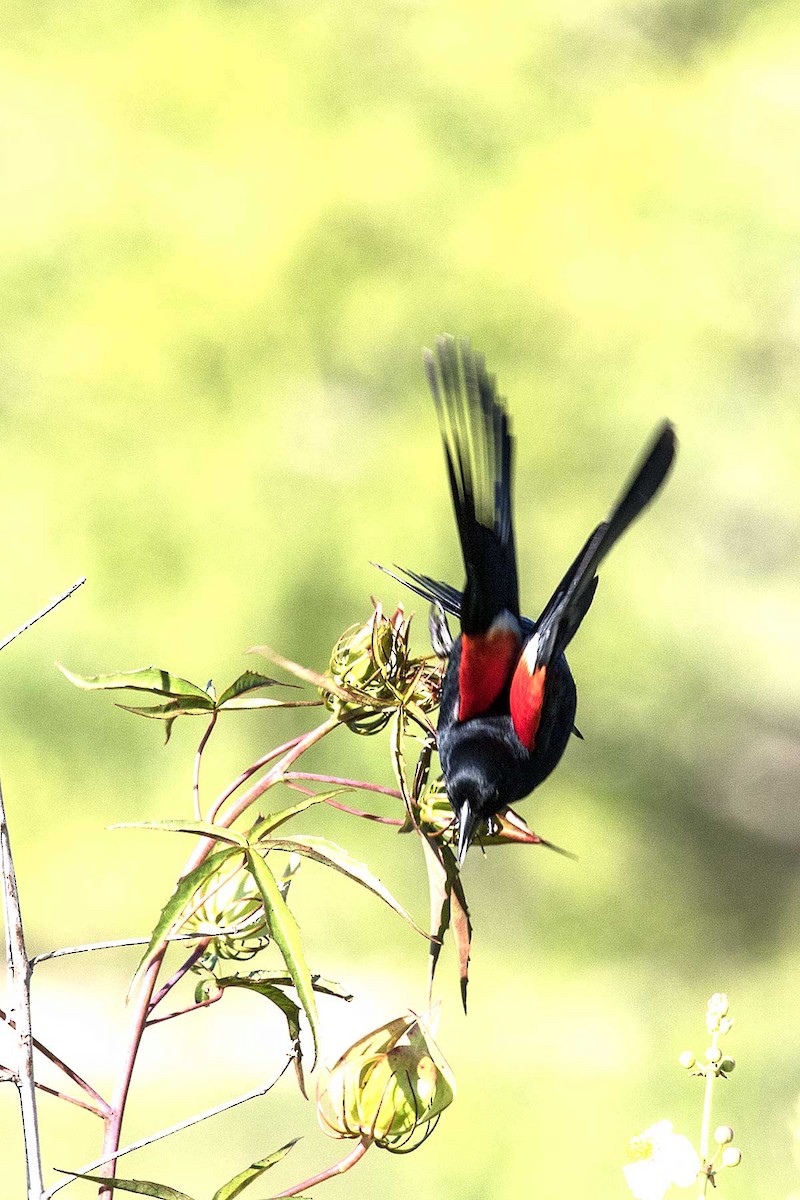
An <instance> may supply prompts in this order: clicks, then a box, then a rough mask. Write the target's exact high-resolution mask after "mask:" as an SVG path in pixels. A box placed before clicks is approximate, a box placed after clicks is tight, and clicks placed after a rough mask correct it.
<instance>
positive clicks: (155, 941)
mask: <svg viewBox="0 0 800 1200" xmlns="http://www.w3.org/2000/svg"><path fill="white" fill-rule="evenodd" d="M237 853H239V851H238V850H236V849H234V848H230V849H226V850H218V851H217V852H216V854H210V855H209V856H208V858H207V859H206V860H205V862H202V863H200V865H199V866H197V867H195V869H194V870H193V871H190V872H189V874H188V875H184V877H183V879H179V880H178V882H177V884H176V886H175V891H174V892H173V893H172V895H171V896H170V898H169V900H168V901H167V903H166V904H165V905H164V907H163V909H162V910H161V915H160V917H159V918H158V921H157V922H156V926H155V929H154V930H153V934H152V936H151V938H150V942H149V943H148V946H147V949H146V950H145V952H144V954H143V955H142V960H141V962H140V963H139V965H138V967H137V968H136V970H135V972H134V975H133V979H132V980H131V984H130V987H129V988H128V995H129V996H131V995H132V994H133V992H134V991H135V989H136V986H137V984H138V983H139V980H140V979H141V978H142V975H143V974H144V973H145V971H146V970H147V968H148V967H149V966H150V964H151V962H152V961H153V959H154V958H155V956H156V954H158V952H159V951H160V950H161V947H162V946H163V945H164V940H165V938H166V937H167V936H168V935H169V933H170V932H171V931H172V927H173V926H174V925H175V923H176V922H177V921H178V919H179V918H180V916H181V914H182V913H183V911H184V909H185V908H186V906H187V904H188V903H189V901H190V900H191V898H192V896H193V895H194V894H195V892H196V891H197V889H198V888H199V887H200V886H201V885H202V884H203V883H205V881H206V879H208V877H209V876H210V875H213V874H214V872H215V871H216V870H218V868H219V867H221V866H222V864H223V863H224V862H225V860H226V858H230V856H231V855H232V854H237Z"/></svg>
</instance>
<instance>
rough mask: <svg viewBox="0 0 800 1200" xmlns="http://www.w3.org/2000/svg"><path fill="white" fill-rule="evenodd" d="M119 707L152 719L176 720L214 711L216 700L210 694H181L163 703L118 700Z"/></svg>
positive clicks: (138, 715)
mask: <svg viewBox="0 0 800 1200" xmlns="http://www.w3.org/2000/svg"><path fill="white" fill-rule="evenodd" d="M117 708H122V709H124V710H125V712H129V713H134V715H135V716H137V717H150V719H151V720H152V721H174V720H175V718H176V717H196V716H202V714H203V713H209V712H213V711H214V701H213V700H212V699H211V697H210V696H181V697H180V698H176V699H174V700H166V701H165V702H164V703H163V704H120V702H119V701H117Z"/></svg>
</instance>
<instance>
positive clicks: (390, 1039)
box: [317, 1013, 455, 1150]
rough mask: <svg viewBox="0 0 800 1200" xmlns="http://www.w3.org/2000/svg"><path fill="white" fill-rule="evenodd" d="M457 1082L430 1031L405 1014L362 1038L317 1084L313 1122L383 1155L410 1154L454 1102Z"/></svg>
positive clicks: (418, 1020)
mask: <svg viewBox="0 0 800 1200" xmlns="http://www.w3.org/2000/svg"><path fill="white" fill-rule="evenodd" d="M454 1094H455V1081H454V1079H453V1075H452V1072H451V1071H450V1068H449V1067H448V1065H447V1063H446V1062H445V1060H444V1058H443V1057H442V1053H441V1051H440V1050H439V1048H438V1046H437V1045H436V1043H435V1042H434V1040H433V1037H432V1035H431V1033H430V1031H429V1030H428V1029H427V1027H426V1026H425V1024H424V1022H423V1021H422V1020H421V1018H419V1017H417V1016H414V1014H413V1013H412V1014H409V1015H408V1016H405V1017H398V1018H397V1019H396V1020H394V1021H389V1022H388V1023H387V1024H386V1025H382V1026H381V1027H380V1028H379V1029H376V1030H374V1031H373V1032H372V1033H370V1034H367V1036H366V1037H364V1038H361V1040H360V1041H358V1042H356V1043H355V1045H353V1046H351V1047H350V1049H349V1050H347V1051H346V1052H345V1053H344V1054H343V1055H342V1056H341V1058H340V1059H339V1060H338V1062H337V1063H336V1064H335V1066H334V1067H333V1068H332V1069H331V1070H330V1071H329V1072H328V1073H327V1075H324V1076H323V1077H322V1078H321V1079H320V1083H319V1086H318V1088H317V1116H318V1118H319V1121H320V1124H321V1125H322V1128H323V1130H324V1131H325V1132H326V1133H328V1134H330V1136H331V1137H336V1138H357V1137H368V1138H374V1140H375V1141H376V1142H377V1144H378V1145H379V1146H383V1147H384V1148H385V1149H387V1150H400V1149H411V1148H413V1147H411V1146H409V1144H408V1143H409V1142H410V1140H411V1139H412V1138H413V1137H414V1136H415V1134H419V1135H420V1136H419V1138H418V1142H417V1144H419V1141H422V1140H423V1139H424V1138H425V1137H426V1136H427V1134H428V1133H430V1128H429V1122H431V1121H432V1120H433V1118H434V1117H437V1116H438V1115H439V1113H441V1112H442V1111H443V1110H444V1109H445V1108H447V1106H448V1105H449V1104H450V1103H451V1102H452V1100H453V1096H454Z"/></svg>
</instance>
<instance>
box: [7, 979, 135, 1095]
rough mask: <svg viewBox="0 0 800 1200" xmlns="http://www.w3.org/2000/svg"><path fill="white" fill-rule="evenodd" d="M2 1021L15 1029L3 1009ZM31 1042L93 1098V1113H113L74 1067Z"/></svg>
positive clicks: (33, 1039)
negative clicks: (94, 1103)
mask: <svg viewBox="0 0 800 1200" xmlns="http://www.w3.org/2000/svg"><path fill="white" fill-rule="evenodd" d="M31 963H33V959H31ZM0 1021H6V1022H7V1023H8V1024H9V1025H10V1026H11V1028H12V1029H13V1028H14V1021H13V1018H11V1017H9V1015H8V1014H7V1013H5V1012H3V1010H2V1008H0ZM31 1042H32V1043H33V1046H34V1049H36V1050H38V1051H39V1053H40V1054H43V1055H44V1056H45V1058H48V1059H49V1060H50V1062H51V1063H53V1064H54V1065H55V1066H57V1067H58V1069H59V1071H63V1073H64V1074H65V1075H66V1077H67V1079H71V1080H72V1082H73V1083H74V1084H77V1086H78V1087H79V1088H81V1089H82V1090H83V1091H84V1092H86V1095H87V1096H91V1098H92V1099H93V1100H94V1101H95V1102H96V1105H97V1108H96V1109H94V1106H90V1107H92V1108H93V1111H100V1112H101V1115H104V1116H108V1114H109V1112H110V1111H111V1110H110V1108H109V1105H108V1101H106V1100H104V1099H103V1097H102V1096H101V1095H100V1093H99V1092H96V1091H95V1089H94V1088H93V1087H92V1085H91V1084H90V1083H87V1082H86V1080H85V1079H83V1078H82V1077H81V1076H80V1075H79V1074H78V1072H77V1071H73V1069H72V1067H70V1066H68V1065H67V1064H66V1063H65V1062H64V1061H63V1060H62V1059H60V1058H59V1057H58V1055H57V1054H55V1053H54V1052H53V1051H52V1050H48V1048H47V1046H45V1045H44V1043H43V1042H40V1041H39V1039H38V1038H35V1037H32V1038H31ZM36 1086H37V1087H39V1086H41V1085H39V1084H37V1085H36ZM65 1099H67V1100H68V1099H69V1096H66V1097H65ZM73 1103H75V1104H78V1103H79V1101H77V1100H75V1101H74V1102H73Z"/></svg>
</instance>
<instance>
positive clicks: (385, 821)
mask: <svg viewBox="0 0 800 1200" xmlns="http://www.w3.org/2000/svg"><path fill="white" fill-rule="evenodd" d="M325 804H329V805H330V806H331V808H338V809H339V811H340V812H345V813H349V814H350V816H351V817H363V818H364V820H365V821H377V822H378V824H379V825H394V826H395V827H396V828H398V829H399V828H400V826H401V825H404V824H405V822H404V821H401V820H400V819H399V818H397V817H380V816H378V814H377V813H371V812H364V810H363V809H361V808H351V807H350V805H349V804H342V803H341V802H340V801H339V800H334V799H333V797H331V796H327V797H326V798H325Z"/></svg>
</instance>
